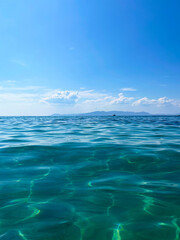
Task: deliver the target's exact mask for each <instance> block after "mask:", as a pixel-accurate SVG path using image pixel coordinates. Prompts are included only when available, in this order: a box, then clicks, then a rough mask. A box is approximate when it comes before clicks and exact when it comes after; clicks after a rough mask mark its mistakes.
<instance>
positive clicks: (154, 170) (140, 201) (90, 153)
mask: <svg viewBox="0 0 180 240" xmlns="http://www.w3.org/2000/svg"><path fill="white" fill-rule="evenodd" d="M179 239H180V117H178V116H145V117H143V116H132V117H131V116H128V117H126V116H123V117H121V116H114V117H113V116H112V117H111V116H109V117H85V116H84V117H83V116H74V117H70V116H65V117H63V116H57V117H0V240H179Z"/></svg>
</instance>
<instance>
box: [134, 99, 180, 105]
mask: <svg viewBox="0 0 180 240" xmlns="http://www.w3.org/2000/svg"><path fill="white" fill-rule="evenodd" d="M165 104H172V105H175V106H180V102H179V101H177V100H175V99H169V98H167V97H161V98H158V99H150V98H147V97H143V98H140V99H138V100H136V101H135V102H133V104H132V105H133V106H138V105H157V106H161V105H165Z"/></svg>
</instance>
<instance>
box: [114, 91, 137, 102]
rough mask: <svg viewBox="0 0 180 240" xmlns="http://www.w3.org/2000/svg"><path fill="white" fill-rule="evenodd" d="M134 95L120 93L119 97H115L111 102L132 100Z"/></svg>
mask: <svg viewBox="0 0 180 240" xmlns="http://www.w3.org/2000/svg"><path fill="white" fill-rule="evenodd" d="M133 99H134V98H133V97H125V96H124V95H123V93H119V94H118V97H117V98H115V97H114V98H113V100H112V101H111V102H110V104H118V103H127V102H130V101H132V100H133Z"/></svg>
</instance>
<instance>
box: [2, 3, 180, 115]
mask: <svg viewBox="0 0 180 240" xmlns="http://www.w3.org/2000/svg"><path fill="white" fill-rule="evenodd" d="M179 9H180V2H179V0H177V1H176V0H158V1H156V0H91V1H85V0H38V1H35V0H27V1H24V0H16V1H12V0H6V1H0V52H1V54H0V115H49V114H52V113H55V112H58V113H76V112H88V111H97V110H120V111H121V110H124V111H148V112H150V113H170V114H172V113H180V94H179V92H180V91H179V89H180V44H179V43H180V27H179V25H180V14H179Z"/></svg>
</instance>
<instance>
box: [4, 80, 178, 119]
mask: <svg viewBox="0 0 180 240" xmlns="http://www.w3.org/2000/svg"><path fill="white" fill-rule="evenodd" d="M1 84H2V86H0V115H23V114H27V115H31V114H32V115H39V114H41V115H50V114H53V113H55V112H57V113H62V114H63V113H81V112H90V111H98V110H104V111H109V110H117V111H118V110H120V111H149V112H151V113H158V112H161V113H162V112H163V111H164V113H165V112H166V113H170V112H171V113H173V112H176V113H178V112H179V111H180V100H176V99H170V98H167V97H160V98H157V99H155V98H148V97H143V98H133V97H132V96H126V95H124V93H122V92H121V93H119V94H118V95H117V96H116V95H113V94H110V93H106V92H104V91H103V92H100V91H95V90H92V89H91V90H87V89H82V88H81V89H79V90H76V91H75V90H61V89H47V88H45V87H40V86H24V87H19V86H18V85H17V83H16V82H14V81H12V82H11V81H9V82H5V81H4V82H1ZM9 84H10V85H9ZM170 106H171V107H170ZM38 109H39V110H38Z"/></svg>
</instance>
